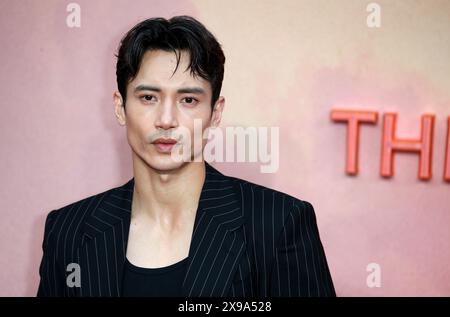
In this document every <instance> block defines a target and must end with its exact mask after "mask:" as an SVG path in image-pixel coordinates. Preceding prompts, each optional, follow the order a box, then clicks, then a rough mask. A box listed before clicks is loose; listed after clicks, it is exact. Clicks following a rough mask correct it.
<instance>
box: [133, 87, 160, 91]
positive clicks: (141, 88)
mask: <svg viewBox="0 0 450 317" xmlns="http://www.w3.org/2000/svg"><path fill="white" fill-rule="evenodd" d="M143 90H151V91H156V92H160V91H161V88H159V87H156V86H149V85H138V86H136V88H134V92H138V91H143Z"/></svg>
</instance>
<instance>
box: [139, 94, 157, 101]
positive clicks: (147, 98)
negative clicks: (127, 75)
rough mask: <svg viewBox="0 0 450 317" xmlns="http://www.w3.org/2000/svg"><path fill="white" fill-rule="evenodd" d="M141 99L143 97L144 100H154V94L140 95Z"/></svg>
mask: <svg viewBox="0 0 450 317" xmlns="http://www.w3.org/2000/svg"><path fill="white" fill-rule="evenodd" d="M141 98H142V99H144V101H154V99H155V96H152V95H145V96H142V97H141ZM152 98H153V99H152Z"/></svg>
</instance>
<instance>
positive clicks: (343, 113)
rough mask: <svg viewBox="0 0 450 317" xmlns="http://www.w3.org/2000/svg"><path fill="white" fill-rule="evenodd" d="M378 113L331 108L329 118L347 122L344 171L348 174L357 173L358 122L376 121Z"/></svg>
mask: <svg viewBox="0 0 450 317" xmlns="http://www.w3.org/2000/svg"><path fill="white" fill-rule="evenodd" d="M377 119H378V113H377V112H373V111H356V110H338V109H337V110H332V111H331V120H333V121H335V122H347V152H346V153H347V154H346V161H345V172H346V173H347V174H349V175H357V174H358V147H359V124H360V123H377Z"/></svg>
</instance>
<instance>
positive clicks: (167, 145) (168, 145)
mask: <svg viewBox="0 0 450 317" xmlns="http://www.w3.org/2000/svg"><path fill="white" fill-rule="evenodd" d="M176 143H177V140H175V139H165V138H159V139H156V140H155V141H153V142H152V144H153V145H154V146H155V147H156V150H157V151H158V152H160V153H170V152H171V151H172V148H173V146H174V145H175V144H176Z"/></svg>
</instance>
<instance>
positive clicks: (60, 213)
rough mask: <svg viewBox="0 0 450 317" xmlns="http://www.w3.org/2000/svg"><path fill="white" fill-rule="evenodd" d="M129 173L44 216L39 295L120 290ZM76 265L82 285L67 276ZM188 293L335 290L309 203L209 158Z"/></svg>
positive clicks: (293, 293)
mask: <svg viewBox="0 0 450 317" xmlns="http://www.w3.org/2000/svg"><path fill="white" fill-rule="evenodd" d="M133 188H134V178H132V179H131V180H129V181H128V182H127V183H126V184H124V185H122V186H120V187H117V188H113V189H110V190H108V191H105V192H103V193H100V194H97V195H94V196H91V197H88V198H86V199H83V200H80V201H78V202H75V203H73V204H70V205H68V206H65V207H63V208H61V209H58V210H53V211H51V212H50V213H49V214H48V216H47V219H46V223H45V234H44V240H43V244H42V248H43V251H44V252H43V256H42V261H41V265H40V268H39V273H40V277H41V280H40V284H39V289H38V296H120V294H121V288H122V287H121V281H122V271H123V266H124V262H125V255H126V244H127V241H128V229H129V225H130V218H131V202H132V198H133V197H132V195H133ZM69 263H78V264H79V265H80V268H81V287H78V288H77V287H74V288H70V287H67V286H66V283H65V280H66V276H67V275H68V274H69V273H66V270H65V268H66V267H67V265H68V264H69ZM181 287H182V291H183V294H184V295H185V296H195V297H197V296H233V297H242V296H245V297H249V296H256V297H265V296H335V291H334V287H333V282H332V280H331V275H330V271H329V269H328V265H327V261H326V257H325V253H324V250H323V246H322V243H321V241H320V236H319V232H318V228H317V224H316V218H315V213H314V209H313V207H312V205H311V204H310V203H308V202H306V201H302V200H299V199H296V198H294V197H291V196H289V195H287V194H284V193H281V192H278V191H275V190H272V189H269V188H266V187H263V186H260V185H257V184H253V183H250V182H247V181H244V180H241V179H238V178H234V177H228V176H225V175H223V174H221V173H220V172H219V171H217V170H216V169H214V168H213V167H212V166H210V165H209V164H206V179H205V182H204V184H203V188H202V191H201V194H200V200H199V206H198V211H197V214H196V218H195V223H194V231H193V235H192V239H191V245H190V249H189V259H188V266H187V272H186V275H185V278H184V281H183V284H182V285H181Z"/></svg>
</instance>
